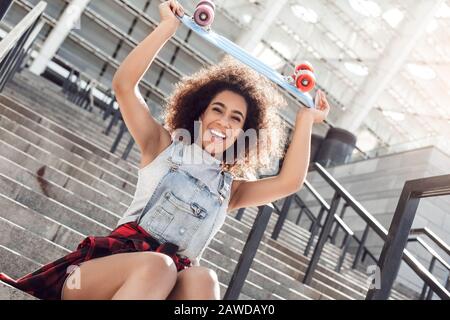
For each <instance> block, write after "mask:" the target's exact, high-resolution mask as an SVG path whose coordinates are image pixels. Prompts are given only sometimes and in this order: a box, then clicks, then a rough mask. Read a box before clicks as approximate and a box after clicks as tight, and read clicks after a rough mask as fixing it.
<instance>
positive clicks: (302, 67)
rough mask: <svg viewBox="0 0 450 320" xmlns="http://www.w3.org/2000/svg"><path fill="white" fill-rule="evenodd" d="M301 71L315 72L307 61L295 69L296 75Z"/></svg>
mask: <svg viewBox="0 0 450 320" xmlns="http://www.w3.org/2000/svg"><path fill="white" fill-rule="evenodd" d="M300 70H309V71H311V72H314V68H313V66H312V64H311V63H309V62H307V61H304V62H302V63H300V64H299V65H298V66H297V67H295V73H297V72H298V71H300Z"/></svg>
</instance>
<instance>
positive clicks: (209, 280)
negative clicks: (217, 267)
mask: <svg viewBox="0 0 450 320" xmlns="http://www.w3.org/2000/svg"><path fill="white" fill-rule="evenodd" d="M190 269H191V270H190V274H189V275H190V277H191V280H192V281H198V282H200V283H202V286H204V287H210V288H214V287H216V286H217V285H218V284H219V279H218V277H217V273H216V272H215V271H214V270H212V269H209V268H206V267H201V266H196V267H191V268H190Z"/></svg>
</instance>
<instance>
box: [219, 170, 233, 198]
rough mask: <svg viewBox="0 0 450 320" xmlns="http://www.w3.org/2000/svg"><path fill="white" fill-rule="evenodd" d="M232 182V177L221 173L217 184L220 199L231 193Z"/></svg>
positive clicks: (227, 173) (223, 172) (229, 174)
mask: <svg viewBox="0 0 450 320" xmlns="http://www.w3.org/2000/svg"><path fill="white" fill-rule="evenodd" d="M232 182H233V176H232V175H231V173H229V172H225V171H222V173H221V179H220V182H219V194H220V196H221V197H222V199H226V198H227V197H228V196H229V194H230V192H231V184H232Z"/></svg>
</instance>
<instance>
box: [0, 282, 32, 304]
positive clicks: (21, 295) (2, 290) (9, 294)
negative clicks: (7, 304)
mask: <svg viewBox="0 0 450 320" xmlns="http://www.w3.org/2000/svg"><path fill="white" fill-rule="evenodd" d="M0 300H38V299H36V298H35V297H33V296H30V295H29V294H27V293H25V292H23V291H20V290H18V289H16V288H14V287H11V286H10V285H8V284H6V283H4V282H2V281H0Z"/></svg>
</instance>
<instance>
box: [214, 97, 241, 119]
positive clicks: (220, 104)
mask: <svg viewBox="0 0 450 320" xmlns="http://www.w3.org/2000/svg"><path fill="white" fill-rule="evenodd" d="M213 104H217V105H219V106H221V107H222V108H226V106H225V104H223V103H222V102H219V101H217V102H214V103H213ZM231 112H232V113H236V114H238V115H240V116H241V117H242V119H245V117H244V114H243V113H242V112H240V111H239V110H233V111H231Z"/></svg>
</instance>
